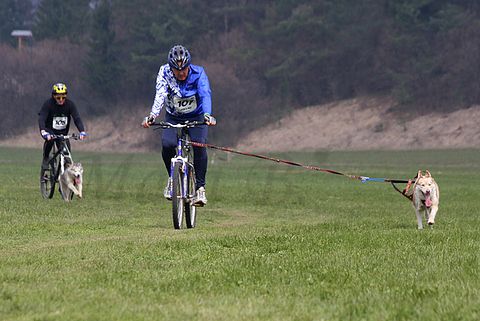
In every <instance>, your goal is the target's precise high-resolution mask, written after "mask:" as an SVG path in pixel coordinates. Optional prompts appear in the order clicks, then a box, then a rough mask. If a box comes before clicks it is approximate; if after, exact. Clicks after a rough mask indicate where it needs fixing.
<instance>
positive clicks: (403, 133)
mask: <svg viewBox="0 0 480 321" xmlns="http://www.w3.org/2000/svg"><path fill="white" fill-rule="evenodd" d="M391 104H392V103H391V101H389V100H388V99H378V98H377V99H368V98H362V99H351V100H346V101H341V102H336V103H332V104H328V105H323V106H313V107H309V108H305V109H301V110H297V111H295V112H293V113H292V114H290V115H289V116H287V117H285V118H283V119H280V120H278V121H276V122H274V123H272V124H270V125H269V126H267V127H265V128H263V129H260V130H257V131H254V132H252V133H251V134H250V135H248V136H247V137H245V138H244V139H242V142H241V144H239V146H238V148H240V149H245V150H256V151H292V150H319V149H328V150H365V149H423V148H427V149H439V148H467V147H474V148H479V147H480V126H479V125H478V124H479V123H480V106H475V107H472V108H469V109H465V110H460V111H456V112H453V113H450V114H429V115H425V116H421V117H417V118H415V119H412V120H402V119H400V118H398V116H395V115H394V114H392V113H389V112H388V109H389V108H390V107H391Z"/></svg>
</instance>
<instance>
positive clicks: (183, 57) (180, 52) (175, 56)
mask: <svg viewBox="0 0 480 321" xmlns="http://www.w3.org/2000/svg"><path fill="white" fill-rule="evenodd" d="M190 60H191V57H190V53H189V52H188V50H187V48H185V47H184V46H182V45H175V46H173V48H172V49H170V51H169V52H168V64H169V65H170V67H171V68H175V69H177V70H183V69H185V68H187V67H188V66H190Z"/></svg>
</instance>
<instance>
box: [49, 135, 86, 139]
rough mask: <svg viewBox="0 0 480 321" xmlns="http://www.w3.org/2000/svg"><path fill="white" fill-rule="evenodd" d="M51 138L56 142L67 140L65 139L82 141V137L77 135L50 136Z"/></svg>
mask: <svg viewBox="0 0 480 321" xmlns="http://www.w3.org/2000/svg"><path fill="white" fill-rule="evenodd" d="M50 136H51V137H52V139H54V140H65V139H73V140H79V139H80V136H79V135H77V134H75V133H74V134H71V135H50Z"/></svg>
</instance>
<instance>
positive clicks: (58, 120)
mask: <svg viewBox="0 0 480 321" xmlns="http://www.w3.org/2000/svg"><path fill="white" fill-rule="evenodd" d="M67 123H68V117H66V116H62V117H53V126H52V127H53V129H59V130H60V129H65V128H67Z"/></svg>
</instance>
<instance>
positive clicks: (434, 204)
mask: <svg viewBox="0 0 480 321" xmlns="http://www.w3.org/2000/svg"><path fill="white" fill-rule="evenodd" d="M439 201H440V191H439V189H438V185H437V183H436V182H435V180H434V179H433V177H432V175H431V174H430V172H429V171H428V170H427V171H425V175H423V174H422V171H418V174H417V179H416V180H415V184H414V187H413V198H412V202H413V207H414V208H415V214H416V215H417V223H418V229H419V230H421V229H423V224H422V221H423V218H422V212H424V214H425V219H426V220H427V223H428V225H430V227H433V224H435V216H436V215H437V211H438V204H439Z"/></svg>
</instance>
